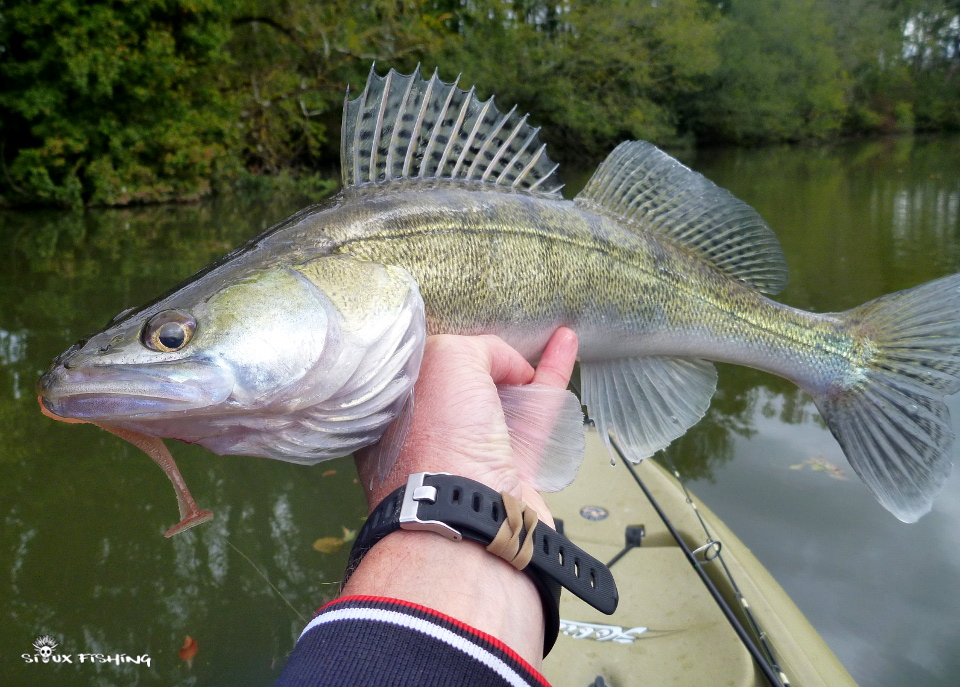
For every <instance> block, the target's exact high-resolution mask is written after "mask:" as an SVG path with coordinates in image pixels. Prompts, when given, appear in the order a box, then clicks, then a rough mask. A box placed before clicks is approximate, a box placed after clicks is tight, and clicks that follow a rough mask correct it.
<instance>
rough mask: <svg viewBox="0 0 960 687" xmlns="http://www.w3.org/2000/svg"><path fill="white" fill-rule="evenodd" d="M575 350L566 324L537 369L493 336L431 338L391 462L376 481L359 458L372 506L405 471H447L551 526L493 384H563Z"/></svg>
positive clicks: (370, 466)
mask: <svg viewBox="0 0 960 687" xmlns="http://www.w3.org/2000/svg"><path fill="white" fill-rule="evenodd" d="M576 355H577V338H576V334H574V332H573V331H571V330H570V329H567V328H565V327H562V328H560V329H558V330H557V331H556V332H555V333H554V335H553V336H552V337H551V339H550V341H549V342H548V343H547V346H546V348H545V349H544V352H543V355H542V356H541V359H540V363H539V365H537V367H536V368H535V369H534V368H533V367H532V366H531V365H530V364H529V363H528V362H527V361H526V360H524V359H523V357H522V356H521V355H520V354H519V353H517V351H515V350H514V349H513V348H511V347H510V346H508V345H507V344H506V343H505V342H504V341H503V340H502V339H500V338H499V337H496V336H454V335H437V336H431V337H429V338H428V339H427V343H426V349H425V350H424V356H423V363H422V365H421V368H420V376H419V378H418V380H417V383H416V387H415V389H414V399H415V400H414V412H413V421H412V423H411V426H410V430H409V432H408V434H407V438H406V441H405V443H404V445H403V449H402V450H401V452H400V455H399V457H398V458H397V461H396V464H395V465H394V466H393V468H392V469H391V470H390V472H389V474H388V475H387V477H386V479H384V480H383V481H382V483H380V480H379V478H378V477H377V476H376V473H377V466H376V461H374V460H370V459H368V458H367V457H365V456H364V455H362V454H361V455H360V456H358V457H357V469H358V471H359V472H360V476H361V481H362V483H363V485H364V488H365V489H367V498H368V500H369V503H370V506H371V508H372V507H373V506H375V505H376V504H377V503H379V502H380V501H381V500H382V499H383V498H384V497H386V496H387V495H388V494H390V493H391V492H392V491H393V490H394V489H396V488H397V487H399V486H402V485H403V484H405V483H406V478H407V475H409V474H411V473H414V472H422V471H428V472H449V473H451V474H454V475H461V476H463V477H469V478H471V479H474V480H476V481H478V482H481V483H482V484H485V485H487V486H488V487H490V488H492V489H494V490H495V491H505V492H507V493H509V494H511V495H512V496H514V497H516V498H518V499H520V500H522V501H524V502H526V503H527V504H528V505H530V506H531V507H533V509H534V510H536V511H537V514H538V515H539V516H540V519H541V520H543V521H544V522H547V523H548V524H550V525H552V524H553V523H552V519H551V518H550V515H549V510H548V509H547V507H546V504H545V503H544V502H543V499H542V498H541V497H540V494H539V493H538V492H537V491H536V489H534V488H533V486H532V485H531V484H529V483H528V482H526V481H524V480H523V479H522V477H521V474H520V471H519V470H518V468H517V462H516V458H515V456H514V452H513V449H512V448H511V444H510V435H509V433H508V431H507V424H506V421H505V419H504V414H503V408H502V406H501V403H500V398H499V396H498V394H497V385H510V386H519V385H526V384H531V383H537V384H543V385H546V386H551V387H554V388H559V389H565V388H566V386H567V384H568V382H569V381H570V374H571V372H572V371H573V364H574V361H575V359H576Z"/></svg>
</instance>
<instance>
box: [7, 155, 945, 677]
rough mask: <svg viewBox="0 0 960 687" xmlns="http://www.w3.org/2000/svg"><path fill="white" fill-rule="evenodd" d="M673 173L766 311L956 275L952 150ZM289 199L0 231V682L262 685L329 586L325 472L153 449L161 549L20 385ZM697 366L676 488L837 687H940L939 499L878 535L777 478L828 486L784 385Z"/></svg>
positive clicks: (88, 431)
mask: <svg viewBox="0 0 960 687" xmlns="http://www.w3.org/2000/svg"><path fill="white" fill-rule="evenodd" d="M689 162H690V163H691V164H693V165H694V166H695V167H696V168H698V169H700V170H701V171H704V172H705V173H706V174H708V176H710V177H711V178H712V179H714V180H715V181H716V182H717V183H719V184H721V185H723V186H726V187H728V188H730V189H731V190H732V191H733V192H734V193H735V194H737V195H738V196H739V197H741V198H743V199H744V200H746V201H747V202H749V203H751V204H753V205H754V206H755V207H757V209H758V210H759V211H760V212H761V214H763V215H764V217H766V218H767V220H768V221H769V222H770V224H771V226H773V227H774V229H775V231H776V232H777V234H778V236H779V237H780V239H781V241H782V243H783V245H784V249H785V251H786V253H787V259H788V263H789V266H790V268H791V272H792V275H791V281H790V284H789V286H788V288H787V289H786V291H785V292H784V294H783V295H782V300H784V302H786V303H788V304H790V305H794V306H797V307H802V308H805V309H813V310H818V311H835V310H843V309H846V308H849V307H853V306H855V305H859V304H860V303H862V302H864V301H866V300H869V299H871V298H874V297H876V296H879V295H881V294H883V293H887V292H891V291H895V290H898V289H902V288H907V287H910V286H915V285H917V284H919V283H921V282H923V281H927V280H929V279H932V278H935V277H938V276H942V275H944V274H947V273H949V272H953V271H957V270H958V269H960V253H958V251H960V240H958V236H957V233H958V231H960V226H958V223H960V217H958V212H960V210H958V203H960V174H958V171H960V146H957V145H956V141H939V142H937V141H922V140H919V139H918V140H911V139H898V140H893V141H881V142H874V143H867V144H857V145H850V146H846V147H842V148H840V149H835V150H824V149H821V148H816V149H814V148H810V149H788V148H783V149H764V150H756V151H734V152H730V151H709V152H707V153H703V154H701V155H700V156H698V157H697V158H696V159H694V160H690V161H689ZM305 204H306V200H305V199H285V200H284V199H280V200H276V201H275V202H264V201H263V199H247V200H242V199H227V200H221V201H218V202H213V203H206V204H203V205H194V206H169V207H162V208H138V209H127V210H119V211H97V212H88V213H85V214H82V215H72V214H65V213H57V212H35V213H9V212H8V213H0V515H2V518H3V523H4V527H3V530H2V532H0V572H2V574H3V575H5V576H6V578H7V584H6V585H3V587H0V589H2V591H0V608H2V609H3V612H4V614H5V616H4V617H6V618H7V619H8V622H7V623H4V624H3V626H2V627H0V644H2V646H4V647H7V648H8V650H9V651H10V652H11V653H10V655H9V656H8V657H7V658H5V659H4V660H3V661H0V682H2V683H4V684H8V683H9V684H27V683H29V682H30V681H34V682H35V681H36V680H37V679H38V678H37V676H38V675H39V673H38V672H37V671H38V670H40V669H41V667H40V666H32V665H26V664H23V663H22V661H21V660H20V659H19V655H20V653H23V652H29V651H30V645H31V643H32V642H33V640H34V639H35V638H36V637H37V636H39V635H42V634H52V635H54V636H55V637H57V638H58V639H59V640H60V641H61V648H60V651H61V652H63V653H74V654H76V653H80V652H81V651H83V652H92V651H101V652H103V653H116V652H121V653H127V654H130V655H135V654H142V653H148V654H150V655H151V657H152V659H153V661H152V665H151V667H150V668H146V667H144V666H123V667H120V668H118V667H116V666H112V665H100V666H96V667H91V668H90V669H89V670H86V671H81V670H79V669H78V668H76V667H71V666H59V667H51V666H46V667H47V668H51V670H52V671H57V675H56V678H55V680H56V682H57V683H58V684H63V685H71V684H77V685H87V684H102V685H113V684H116V685H127V684H142V685H153V684H156V685H166V684H203V685H218V684H223V685H227V684H249V683H257V684H265V683H269V681H270V679H271V676H273V675H276V674H277V672H278V670H279V668H280V667H281V666H282V663H283V660H284V657H285V655H286V653H287V652H288V651H289V649H290V647H291V645H292V641H293V639H294V638H295V637H296V635H297V633H298V632H299V630H300V627H301V626H302V622H303V621H302V619H301V617H309V615H310V614H311V613H312V611H313V610H314V609H315V608H316V607H317V606H318V605H320V604H321V603H322V602H323V601H324V600H325V599H328V598H330V597H331V596H332V595H333V594H334V593H335V591H336V582H337V581H338V580H339V575H340V572H341V571H342V569H343V565H344V562H345V557H346V551H345V550H344V551H340V552H339V553H336V554H321V553H318V552H316V551H314V550H313V549H312V543H313V542H314V541H315V540H317V539H319V538H322V537H330V536H339V535H340V534H341V532H342V531H343V528H346V529H356V527H357V526H358V525H359V524H360V522H362V515H363V511H364V507H363V503H362V499H361V497H360V491H359V488H358V487H357V485H356V484H355V483H354V474H353V470H352V467H351V465H350V464H349V462H347V461H337V462H334V463H330V464H327V465H326V466H325V468H324V469H323V470H316V469H311V468H304V467H300V466H295V465H288V464H285V463H280V462H277V461H269V460H262V459H256V458H237V457H232V458H221V457H217V456H213V455H211V454H209V453H207V452H206V451H203V450H202V449H199V448H196V447H191V446H183V445H176V446H174V447H173V451H174V454H175V455H176V457H177V460H178V463H179V464H180V466H181V469H182V471H183V473H184V475H185V478H186V479H187V481H188V483H189V484H190V486H191V490H192V491H193V492H194V495H195V496H196V497H197V499H198V502H199V503H200V505H201V507H204V508H210V509H211V510H213V511H214V512H215V515H216V517H215V519H214V520H213V522H211V523H209V524H207V525H205V526H203V527H200V528H198V529H196V530H192V531H190V532H188V533H186V534H184V535H181V536H178V537H175V538H174V539H173V540H169V541H168V540H165V539H163V538H162V536H161V533H162V532H163V531H164V530H165V529H166V528H167V527H169V526H170V525H171V524H173V523H174V522H175V521H176V519H177V510H176V504H175V500H174V497H173V493H172V490H171V489H170V487H169V484H168V483H167V481H166V479H165V478H164V477H163V475H162V473H160V471H159V470H157V468H156V467H155V466H154V465H153V464H152V463H151V462H150V461H149V460H148V459H147V458H145V457H144V456H142V455H140V454H139V453H138V452H136V451H135V450H134V449H133V448H131V447H129V446H127V445H126V444H123V443H122V442H120V441H119V440H118V439H116V438H115V437H112V436H110V435H108V434H106V433H104V432H101V431H100V430H98V429H96V428H94V427H90V426H84V427H68V426H66V425H64V426H59V425H55V424H54V423H51V422H49V421H48V420H46V419H45V418H43V417H42V416H40V414H39V413H38V412H37V409H36V399H35V394H34V390H33V387H34V384H35V383H36V380H37V378H38V377H39V375H40V374H41V373H42V371H43V370H44V369H45V368H46V366H47V365H48V364H49V361H50V360H51V359H52V358H53V357H54V356H55V355H57V354H58V353H60V352H61V351H62V350H63V349H64V348H65V347H66V345H68V344H69V343H70V342H72V341H75V340H77V339H79V338H81V337H83V336H85V335H87V334H89V333H90V332H92V331H95V330H96V329H98V328H100V327H101V326H102V325H103V324H104V323H105V322H107V321H108V320H109V319H110V318H111V317H112V316H113V315H115V314H116V313H117V312H119V311H120V310H122V309H124V308H126V307H129V306H134V305H137V304H140V303H142V302H144V301H146V300H148V299H151V298H153V297H154V296H156V295H157V294H159V293H161V292H163V291H165V290H167V289H169V288H170V287H171V286H173V285H174V284H175V283H176V282H178V281H179V280H181V279H183V278H185V277H187V276H189V275H190V274H192V273H193V272H194V271H196V270H198V269H200V268H202V267H203V266H204V265H206V264H208V263H209V262H210V261H212V260H214V259H216V258H218V257H219V256H220V255H222V254H223V253H225V252H227V251H228V250H229V249H230V248H232V247H234V246H236V245H238V244H239V243H241V242H242V241H244V240H245V239H247V238H249V237H250V236H252V235H255V234H256V233H258V232H259V231H260V230H262V229H263V228H265V227H266V226H268V225H270V224H272V223H273V222H274V221H275V220H277V219H280V218H282V217H284V216H286V215H287V214H289V213H290V212H292V211H294V210H296V209H299V208H300V207H302V206H303V205H305ZM719 369H720V385H719V388H718V391H717V395H716V397H715V398H714V400H713V403H712V405H711V407H710V410H709V412H708V414H707V416H706V417H705V418H704V420H703V421H702V422H701V423H699V424H698V425H697V426H696V427H694V428H693V429H692V430H691V431H690V432H688V433H687V435H686V436H684V437H683V438H681V439H680V440H679V441H677V442H676V443H675V445H674V446H673V447H672V448H671V455H672V456H673V457H674V459H675V460H676V461H677V462H678V463H679V467H680V469H681V471H682V472H683V473H684V475H686V476H687V477H688V478H690V479H692V480H695V482H696V484H695V490H696V491H697V492H698V493H699V494H700V495H701V496H702V497H704V498H706V500H707V501H708V502H709V503H710V505H711V506H713V507H714V508H715V509H716V510H718V511H719V512H720V513H721V515H722V516H723V517H724V518H725V519H727V521H728V523H729V524H730V525H731V526H732V527H733V529H734V530H735V531H736V532H737V533H738V534H739V535H740V536H741V537H742V538H744V539H745V540H747V541H748V543H749V544H750V546H751V547H752V548H753V549H754V550H755V551H756V552H757V553H758V554H759V555H760V557H761V559H762V560H763V561H764V562H765V563H766V564H767V565H768V566H769V567H770V568H771V569H772V571H773V572H774V574H775V576H776V577H777V578H778V579H779V580H780V581H781V582H782V583H783V584H784V585H785V586H786V587H787V589H788V591H789V592H790V593H791V594H792V595H793V596H794V597H795V598H796V599H797V601H798V602H800V605H801V607H802V608H804V610H805V611H806V612H807V613H808V615H809V616H810V617H811V619H813V620H814V622H815V624H816V625H817V627H818V628H819V629H821V631H822V632H823V633H824V635H825V636H826V638H827V639H828V641H830V642H831V643H832V645H833V646H834V648H835V650H837V651H838V653H839V654H840V657H841V659H842V660H844V662H845V663H846V664H847V666H848V668H849V669H850V670H851V671H852V672H853V673H854V676H855V677H857V678H858V679H860V680H861V681H862V682H863V683H864V684H876V685H890V686H892V685H898V684H903V682H905V681H906V679H913V680H914V681H915V682H918V683H920V684H925V685H947V684H951V682H950V681H951V679H952V676H953V675H954V674H956V671H957V669H958V668H960V665H958V664H957V661H958V659H956V658H954V653H953V651H952V648H951V647H952V646H954V645H956V643H957V642H958V641H960V633H958V630H957V629H956V623H955V622H954V618H955V617H956V615H957V614H958V613H960V601H958V600H956V599H955V596H956V595H954V594H953V593H952V591H950V590H952V589H953V586H955V579H956V576H957V574H958V573H960V560H958V558H960V554H958V553H957V552H960V535H958V534H957V532H958V531H960V530H958V528H957V527H956V523H957V522H958V519H960V488H958V487H957V486H956V482H957V480H956V479H953V480H951V481H950V483H948V488H947V490H946V492H945V494H944V496H942V497H941V499H940V500H939V501H938V502H937V504H936V507H935V509H934V512H933V513H932V514H931V515H930V516H928V517H927V518H925V519H924V520H923V521H921V523H920V524H919V525H916V526H913V527H907V526H904V525H901V524H900V523H898V522H895V521H893V519H892V517H890V516H889V515H888V514H886V513H885V512H884V511H883V510H882V509H881V508H880V507H879V506H878V505H877V504H876V503H875V502H874V501H873V498H872V497H871V496H870V495H869V494H868V493H867V491H866V489H865V488H864V487H863V486H862V485H861V484H860V483H859V481H858V480H856V479H851V480H849V481H847V482H841V481H839V480H833V479H830V478H829V476H828V475H826V474H824V473H822V472H815V471H812V470H791V469H790V466H791V465H795V464H799V463H802V461H804V460H807V459H810V458H814V457H817V456H822V457H824V459H825V460H828V461H829V462H831V463H833V464H835V465H838V466H840V467H841V468H842V469H843V470H844V471H845V472H846V473H847V474H848V475H849V474H850V470H849V468H848V467H847V465H846V463H845V461H844V460H843V458H842V456H841V455H840V454H839V448H838V447H837V445H836V442H835V441H834V439H833V438H832V436H830V433H829V432H828V431H827V430H826V429H825V428H824V427H823V423H822V421H821V420H820V419H819V416H818V414H817V413H816V410H815V408H814V407H813V406H812V404H811V402H810V400H809V398H808V397H807V396H806V395H805V394H804V393H803V392H801V391H799V390H798V389H796V388H795V387H794V386H792V385H791V384H789V383H788V382H785V381H783V380H780V379H778V378H775V377H772V376H770V375H768V374H765V373H761V372H757V371H753V370H747V369H743V368H734V367H731V366H725V365H721V366H719ZM954 410H955V412H956V409H954ZM327 467H329V468H330V469H333V470H334V471H335V473H334V474H328V472H327ZM920 580H922V582H920ZM877 599H882V600H883V601H882V603H877V602H876V600H877ZM187 634H189V635H190V636H192V637H195V638H196V639H197V640H198V643H199V652H198V654H197V656H196V658H195V659H194V661H193V665H192V668H188V667H187V666H186V664H185V663H184V662H183V661H181V660H180V659H179V658H178V657H177V650H178V649H179V648H180V646H182V644H183V638H184V636H185V635H187ZM881 655H882V656H884V657H885V658H884V659H883V661H882V662H878V660H877V657H878V656H881ZM51 679H53V678H51Z"/></svg>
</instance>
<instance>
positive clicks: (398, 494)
mask: <svg viewBox="0 0 960 687" xmlns="http://www.w3.org/2000/svg"><path fill="white" fill-rule="evenodd" d="M506 519H507V508H506V507H505V505H504V499H503V497H502V496H501V495H500V494H499V493H497V492H496V491H494V490H493V489H490V488H489V487H487V486H485V485H483V484H480V483H479V482H476V481H474V480H472V479H468V478H466V477H459V476H456V475H450V474H447V473H429V472H418V473H414V474H412V475H410V476H409V477H408V478H407V484H406V485H405V486H403V487H400V488H399V489H397V490H396V491H394V492H393V493H391V494H390V495H389V496H387V497H386V498H385V499H384V500H383V501H381V502H380V504H379V505H378V506H377V507H376V508H374V510H373V512H372V513H371V514H370V517H368V518H367V521H366V523H365V524H364V525H363V527H362V528H361V529H360V532H359V533H358V534H357V539H356V541H355V542H354V546H353V550H352V551H351V552H350V558H349V561H348V563H347V569H346V572H345V573H344V578H343V583H344V584H346V582H347V580H348V579H349V578H350V576H351V575H352V574H353V572H354V571H355V570H356V569H357V566H358V565H359V564H360V561H361V559H362V558H363V556H364V555H365V554H366V552H367V551H369V550H370V549H371V548H373V546H374V545H375V544H376V543H377V542H378V541H380V540H381V539H383V538H384V537H385V536H387V535H388V534H390V533H391V532H395V531H396V530H398V529H406V530H426V531H430V532H436V533H437V534H440V535H443V536H444V537H446V538H448V539H452V540H454V541H460V540H461V539H469V540H471V541H475V542H478V543H480V544H483V545H484V546H489V545H490V544H491V542H493V540H494V538H496V536H497V533H498V532H499V531H500V529H501V526H502V525H503V522H504V521H505V520H506ZM527 522H528V523H529V522H530V520H529V518H528V519H527ZM519 529H520V532H521V533H522V536H520V537H508V538H510V539H517V540H518V541H519V543H521V544H522V543H523V542H525V541H526V539H527V538H528V537H532V540H533V553H532V556H531V558H530V560H529V563H528V564H526V566H525V567H524V568H523V570H524V572H526V573H527V574H528V575H530V577H531V578H532V579H533V581H534V582H535V583H536V585H537V589H538V591H539V592H540V596H541V599H542V601H543V605H544V619H545V623H546V634H545V636H544V656H546V655H547V652H549V650H550V649H551V648H552V647H553V644H554V642H555V641H556V638H557V635H558V633H559V627H560V611H559V605H560V587H561V586H563V587H566V588H567V589H569V590H570V591H571V592H572V593H573V594H575V595H576V596H578V597H579V598H581V599H583V600H584V601H585V602H586V603H588V604H590V605H591V606H593V607H594V608H596V609H597V610H599V611H601V612H603V613H606V614H608V615H609V614H611V613H613V612H614V610H616V607H617V602H618V600H619V595H618V592H617V585H616V582H615V581H614V579H613V575H612V574H611V572H610V570H609V569H608V568H607V567H606V566H605V565H604V564H603V563H601V562H600V561H598V560H597V559H596V558H594V557H593V556H591V555H590V554H588V553H587V552H585V551H584V550H583V549H581V548H580V547H578V546H577V545H575V544H574V543H573V542H571V541H570V540H569V539H567V538H566V537H564V536H563V535H561V534H558V533H557V532H556V531H554V530H553V529H551V528H550V527H548V526H547V525H545V524H543V523H542V522H540V521H539V520H538V521H537V522H536V524H534V525H533V529H532V532H529V531H528V530H529V527H528V526H527V525H526V524H524V526H522V527H520V528H519ZM498 555H502V554H498ZM511 555H515V554H513V553H511ZM508 560H509V559H508Z"/></svg>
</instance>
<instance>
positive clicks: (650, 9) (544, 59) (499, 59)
mask: <svg viewBox="0 0 960 687" xmlns="http://www.w3.org/2000/svg"><path fill="white" fill-rule="evenodd" d="M532 6H533V7H532ZM491 17H492V19H491ZM717 21H718V15H717V12H716V11H715V10H714V9H713V8H712V7H711V6H710V5H709V4H706V3H704V2H702V1H701V0H674V1H673V2H665V3H660V2H649V3H646V2H645V3H640V2H633V1H632V0H583V1H581V2H572V1H569V2H555V3H542V2H534V3H529V2H515V3H513V4H512V5H504V4H503V3H498V2H496V1H495V0H493V1H491V2H485V3H484V2H476V3H475V4H474V5H473V11H472V15H471V16H469V17H467V18H466V19H465V20H463V21H462V22H461V28H460V35H461V37H462V41H461V42H460V43H459V44H456V43H450V44H449V48H450V51H449V52H448V53H447V54H446V55H445V56H444V58H445V61H446V62H449V63H454V64H462V65H464V66H463V72H464V81H465V82H467V83H471V84H477V85H478V86H479V87H480V90H482V91H484V92H486V93H487V94H490V93H496V95H497V98H498V100H500V101H501V102H503V103H507V104H510V105H512V104H514V103H516V104H518V105H519V107H520V109H523V110H527V111H529V112H531V113H532V119H533V121H535V122H536V123H537V124H538V125H541V126H543V135H544V139H545V140H546V141H548V142H549V143H551V144H553V148H552V154H553V155H554V156H555V157H557V158H558V159H563V158H564V157H568V158H569V157H575V158H577V159H579V160H581V161H582V160H583V157H584V156H587V157H599V156H602V155H604V154H605V153H606V152H608V151H609V150H610V148H612V147H613V146H614V145H616V144H617V143H619V142H620V141H622V140H624V139H627V138H644V139H649V140H653V141H656V142H659V143H673V142H676V141H677V140H678V138H679V137H680V136H681V134H682V133H683V130H682V122H681V120H680V117H679V116H678V112H679V108H678V104H679V103H681V102H683V101H685V100H686V99H688V98H689V97H691V95H692V94H694V93H696V92H697V91H698V90H699V89H700V88H701V87H702V84H703V82H704V81H705V79H706V78H707V77H708V76H709V75H710V74H711V73H712V72H713V70H714V69H715V68H716V67H717V65H718V58H717V53H716V51H715V45H716V28H717Z"/></svg>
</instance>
